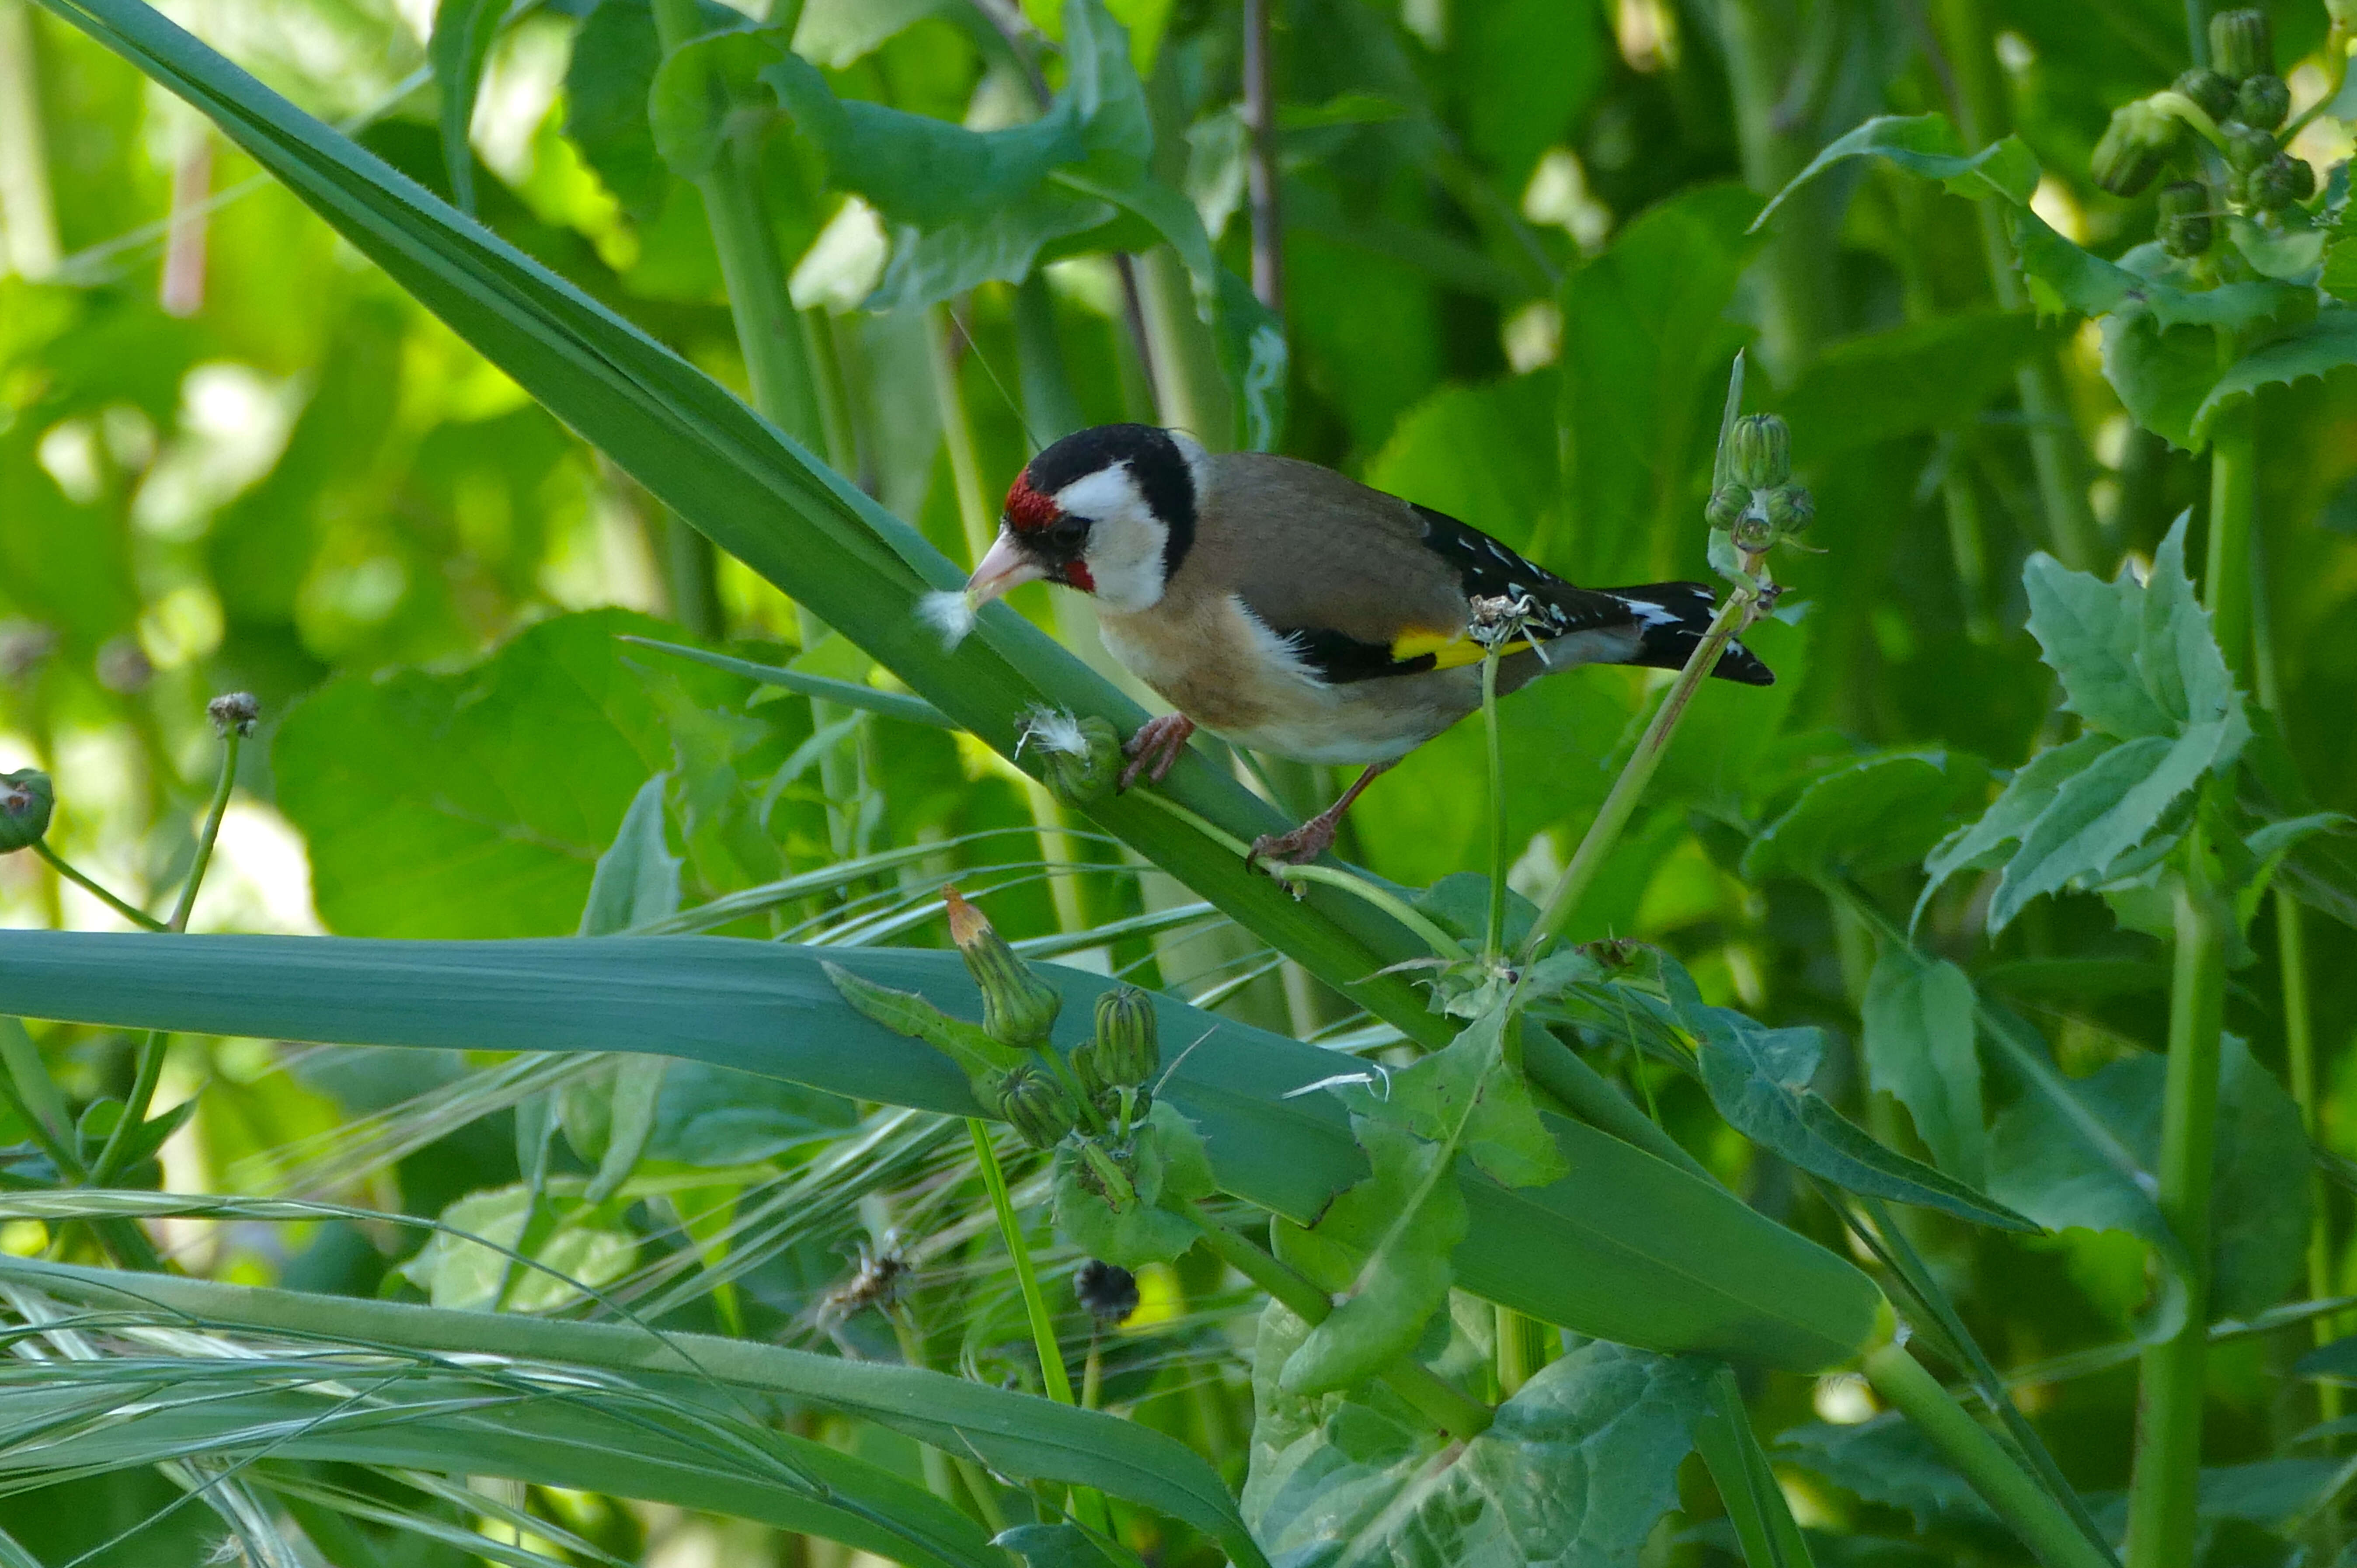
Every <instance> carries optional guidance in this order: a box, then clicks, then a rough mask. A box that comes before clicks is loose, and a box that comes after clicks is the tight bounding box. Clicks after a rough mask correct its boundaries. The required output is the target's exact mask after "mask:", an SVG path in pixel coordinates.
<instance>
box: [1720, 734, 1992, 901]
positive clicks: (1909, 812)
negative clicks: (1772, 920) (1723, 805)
mask: <svg viewBox="0 0 2357 1568" xmlns="http://www.w3.org/2000/svg"><path fill="white" fill-rule="evenodd" d="M1987 773H1988V770H1987V769H1986V768H1984V767H1982V766H1981V765H1980V763H1979V762H1977V761H1976V760H1974V759H1971V758H1964V757H1956V758H1952V757H1949V756H1947V755H1946V754H1945V753H1943V752H1898V753H1890V754H1887V755H1884V756H1881V757H1866V758H1864V759H1862V760H1860V761H1857V762H1854V763H1851V764H1849V765H1848V766H1847V767H1844V768H1835V770H1833V771H1832V772H1829V773H1826V774H1824V775H1821V776H1820V777H1818V778H1816V779H1811V780H1810V781H1809V784H1808V786H1807V787H1806V788H1805V789H1803V790H1802V791H1801V794H1800V798H1799V799H1797V800H1794V801H1793V802H1792V805H1791V806H1790V807H1788V808H1787V809H1786V810H1785V811H1784V814H1783V815H1782V816H1781V817H1779V818H1777V819H1776V820H1775V821H1774V822H1770V823H1769V824H1768V825H1767V826H1766V827H1765V828H1762V829H1761V830H1760V836H1759V837H1758V838H1756V839H1754V840H1752V841H1751V847H1750V848H1749V849H1747V850H1746V851H1744V854H1743V875H1744V877H1745V879H1746V880H1748V881H1760V880H1762V879H1764V878H1767V877H1770V876H1791V877H1796V878H1799V879H1801V880H1803V881H1815V880H1817V879H1820V878H1823V877H1825V876H1836V875H1844V874H1846V875H1854V876H1868V875H1874V874H1875V873H1877V872H1881V871H1889V870H1891V869H1894V868H1895V867H1898V866H1901V865H1909V864H1910V863H1912V862H1914V861H1916V860H1919V859H1921V857H1922V855H1923V854H1924V852H1925V851H1927V850H1929V849H1930V848H1931V847H1932V845H1933V844H1935V843H1938V842H1939V840H1940V835H1941V834H1942V832H1943V831H1944V830H1945V829H1946V828H1947V825H1948V823H1949V822H1950V820H1951V818H1952V816H1953V812H1954V811H1955V810H1956V808H1957V807H1959V806H1960V805H1962V804H1964V800H1966V799H1967V798H1968V797H1972V796H1976V795H1977V794H1978V792H1979V791H1980V789H1982V788H1983V787H1984V780H1986V778H1987Z"/></svg>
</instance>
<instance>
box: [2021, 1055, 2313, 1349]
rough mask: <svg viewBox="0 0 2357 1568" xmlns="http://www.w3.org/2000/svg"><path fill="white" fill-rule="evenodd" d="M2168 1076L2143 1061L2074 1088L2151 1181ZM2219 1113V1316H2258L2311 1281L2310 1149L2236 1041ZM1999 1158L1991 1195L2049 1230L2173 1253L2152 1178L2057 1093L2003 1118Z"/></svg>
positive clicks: (2215, 1270) (2291, 1108) (2222, 1081)
mask: <svg viewBox="0 0 2357 1568" xmlns="http://www.w3.org/2000/svg"><path fill="white" fill-rule="evenodd" d="M2167 1071H2168V1064H2167V1063H2166V1062H2165V1061H2163V1060H2162V1058H2159V1057H2157V1056H2139V1057H2135V1058H2129V1059H2128V1060H2126V1061H2118V1062H2114V1063H2112V1064H2111V1065H2110V1066H2108V1067H2106V1068H2104V1069H2102V1070H2101V1071H2099V1072H2097V1073H2095V1074H2094V1075H2093V1077H2091V1078H2087V1079H2080V1080H2078V1081H2076V1082H2074V1083H2071V1084H2068V1085H2067V1091H2068V1092H2069V1093H2070V1094H2071V1096H2072V1098H2073V1100H2074V1101H2076V1102H2077V1105H2076V1107H2075V1110H2076V1111H2077V1112H2078V1115H2083V1116H2085V1117H2089V1118H2092V1119H2093V1122H2095V1123H2096V1124H2097V1125H2098V1126H2100V1127H2101V1128H2102V1129H2103V1132H2104V1134H2105V1135H2107V1136H2108V1137H2109V1138H2110V1139H2112V1140H2113V1141H2114V1142H2115V1144H2116V1145H2117V1146H2118V1147H2119V1148H2120V1149H2122V1150H2124V1151H2125V1152H2126V1154H2127V1155H2129V1157H2131V1158H2132V1159H2134V1160H2135V1162H2136V1166H2137V1167H2138V1168H2139V1169H2140V1170H2141V1171H2144V1172H2149V1171H2151V1170H2152V1169H2153V1168H2154V1165H2155V1161H2156V1160H2157V1158H2158V1151H2159V1147H2160V1114H2161V1095H2162V1083H2163V1080H2164V1079H2165V1078H2166V1077H2167ZM2218 1108H2219V1109H2218V1148H2217V1155H2216V1162H2215V1170H2214V1175H2213V1176H2212V1182H2213V1185H2212V1191H2211V1231H2212V1235H2211V1260H2212V1276H2213V1280H2212V1294H2211V1310H2212V1315H2213V1316H2221V1317H2248V1316H2252V1315H2253V1314H2255V1313H2258V1312H2261V1311H2264V1310H2265V1309H2266V1308H2267V1307H2269V1306H2272V1305H2275V1304H2276V1302H2277V1301H2279V1300H2281V1299H2282V1297H2283V1294H2284V1293H2285V1291H2287V1289H2289V1288H2290V1287H2291V1285H2292V1284H2293V1283H2294V1282H2295V1281H2296V1280H2297V1279H2298V1274H2299V1270H2300V1267H2301V1259H2302V1251H2303V1249H2304V1247H2305V1246H2306V1240H2305V1238H2306V1236H2307V1234H2308V1214H2309V1198H2308V1179H2307V1171H2308V1156H2307V1141H2306V1138H2305V1137H2304V1135H2303V1134H2302V1133H2301V1132H2300V1123H2299V1114H2298V1107H2297V1106H2296V1105H2295V1104H2293V1102H2292V1100H2291V1097H2290V1096H2289V1095H2287V1094H2286V1093H2285V1092H2284V1090H2283V1089H2282V1086H2281V1085H2279V1084H2277V1083H2276V1081H2275V1079H2274V1078H2273V1077H2272V1076H2271V1075H2270V1074H2269V1073H2268V1072H2267V1071H2266V1069H2265V1068H2263V1067H2261V1066H2259V1065H2258V1063H2257V1062H2255V1061H2254V1060H2253V1059H2252V1058H2251V1054H2250V1052H2249V1050H2248V1049H2247V1048H2246V1047H2244V1045H2243V1043H2242V1042H2241V1041H2240V1040H2238V1039H2235V1038H2234V1037H2233V1036H2227V1042H2226V1046H2225V1048H2224V1051H2223V1053H2222V1056H2221V1058H2220V1060H2219V1067H2218ZM1989 1159H1990V1176H1989V1183H1990V1187H1991V1188H1992V1189H1993V1190H1994V1191H1995V1192H1996V1194H1997V1195H1998V1196H1999V1197H2002V1198H2004V1200H2005V1201H2007V1202H2008V1203H2011V1204H2012V1205H2014V1206H2015V1207H2016V1208H2019V1209H2021V1210H2022V1211H2023V1212H2024V1213H2026V1214H2029V1215H2031V1216H2033V1217H2034V1218H2036V1219H2038V1220H2039V1221H2040V1223H2042V1224H2044V1225H2046V1226H2047V1227H2048V1228H2049V1229H2051V1230H2063V1229H2066V1228H2069V1227H2072V1226H2077V1227H2082V1228H2084V1229H2086V1230H2124V1231H2126V1232H2128V1233H2129V1234H2131V1235H2135V1236H2137V1237H2140V1238H2142V1239H2143V1240H2147V1241H2150V1242H2155V1243H2157V1244H2163V1245H2173V1242H2172V1241H2171V1240H2170V1239H2169V1232H2168V1230H2167V1227H2166V1225H2165V1223H2164V1222H2163V1220H2162V1219H2161V1217H2160V1213H2159V1210H2158V1208H2155V1207H2154V1206H2153V1202H2152V1199H2151V1197H2149V1196H2148V1194H2149V1191H2150V1187H2149V1186H2148V1184H2149V1182H2150V1181H2151V1179H2152V1178H2151V1177H2150V1176H2141V1175H2138V1174H2136V1173H2135V1172H2130V1171H2123V1170H2122V1169H2121V1168H2120V1167H2119V1165H2118V1164H2117V1163H2116V1161H2115V1159H2114V1158H2113V1157H2112V1155H2110V1154H2109V1153H2108V1152H2107V1151H2104V1150H2101V1149H2098V1148H2097V1147H2096V1146H2095V1145H2094V1144H2093V1143H2092V1142H2091V1141H2090V1138H2089V1135H2088V1133H2087V1132H2086V1131H2084V1130H2083V1128H2082V1127H2081V1125H2080V1123H2079V1121H2078V1119H2077V1116H2074V1115H2072V1114H2067V1113H2066V1112H2065V1108H2063V1107H2061V1106H2059V1105H2057V1104H2056V1103H2055V1102H2054V1101H2053V1100H2052V1099H2051V1098H2050V1097H2049V1096H2047V1095H2045V1094H2041V1093H2032V1094H2028V1095H2025V1096H2023V1097H2022V1099H2020V1100H2019V1101H2016V1102H2015V1104H2014V1105H2013V1106H2012V1108H2011V1109H2009V1110H2008V1111H2007V1112H2005V1114H2004V1115H2002V1116H2000V1117H1999V1118H1997V1122H1996V1127H1995V1128H1994V1129H1993V1130H1992V1133H1991V1136H1990V1148H1989Z"/></svg>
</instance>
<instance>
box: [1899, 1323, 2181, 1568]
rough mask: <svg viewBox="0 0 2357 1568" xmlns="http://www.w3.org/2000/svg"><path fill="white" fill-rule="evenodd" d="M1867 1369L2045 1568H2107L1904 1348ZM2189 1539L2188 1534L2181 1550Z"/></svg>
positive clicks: (2034, 1484)
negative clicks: (2035, 1554)
mask: <svg viewBox="0 0 2357 1568" xmlns="http://www.w3.org/2000/svg"><path fill="white" fill-rule="evenodd" d="M1866 1378H1867V1382H1869V1383H1871V1384H1873V1385H1874V1391H1875V1392H1876V1393H1878V1394H1879V1395H1881V1396H1882V1399H1883V1401H1884V1402H1885V1403H1887V1404H1889V1405H1890V1406H1891V1407H1892V1408H1893V1409H1895V1410H1898V1411H1900V1412H1902V1413H1904V1414H1905V1415H1906V1417H1907V1419H1908V1420H1910V1421H1911V1422H1913V1423H1915V1424H1916V1426H1917V1428H1918V1429H1920V1430H1921V1432H1922V1434H1923V1435H1924V1436H1926V1437H1928V1438H1930V1439H1931V1440H1932V1443H1933V1444H1935V1445H1936V1446H1937V1447H1938V1448H1939V1449H1940V1451H1941V1453H1942V1454H1943V1455H1946V1457H1947V1460H1948V1462H1949V1463H1950V1464H1952V1465H1953V1466H1955V1467H1956V1468H1957V1469H1958V1470H1960V1471H1962V1472H1963V1474H1964V1479H1965V1480H1966V1481H1967V1482H1969V1483H1971V1486H1972V1488H1973V1490H1974V1491H1975V1492H1978V1493H1979V1494H1980V1496H1981V1499H1982V1500H1983V1501H1984V1502H1986V1503H1987V1504H1988V1505H1989V1507H1990V1508H1992V1509H1996V1513H1997V1517H1998V1518H2000V1519H2002V1520H2005V1522H2006V1523H2007V1525H2008V1526H2010V1527H2011V1528H2012V1530H2013V1532H2014V1534H2015V1535H2016V1536H2018V1537H2019V1538H2020V1540H2021V1542H2022V1544H2023V1545H2025V1546H2027V1547H2029V1550H2030V1551H2031V1552H2035V1553H2037V1556H2038V1560H2039V1561H2040V1563H2045V1564H2046V1565H2047V1568H2109V1564H2108V1563H2107V1562H2106V1560H2105V1558H2104V1555H2103V1554H2102V1553H2101V1552H2097V1551H2096V1550H2095V1549H2094V1547H2093V1545H2091V1544H2090V1543H2089V1542H2088V1540H2087V1538H2086V1537H2085V1536H2084V1535H2082V1534H2081V1533H2080V1532H2079V1527H2078V1526H2077V1525H2075V1524H2073V1523H2072V1521H2071V1516H2070V1515H2069V1514H2066V1513H2064V1512H2063V1511H2062V1509H2061V1507H2060V1506H2059V1505H2058V1504H2056V1502H2055V1501H2054V1499H2053V1498H2050V1497H2048V1496H2047V1495H2046V1489H2045V1488H2044V1487H2040V1485H2039V1484H2038V1482H2037V1480H2036V1479H2035V1478H2034V1477H2031V1476H2030V1475H2029V1473H2028V1472H2027V1471H2025V1470H2023V1469H2022V1467H2021V1466H2019V1465H2018V1464H2017V1463H2015V1461H2014V1459H2013V1456H2012V1455H2009V1454H2007V1452H2006V1451H2005V1449H2004V1448H2003V1447H2002V1446H2001V1445H1999V1444H1998V1443H1997V1440H1996V1438H1995V1437H1993V1436H1991V1435H1990V1434H1989V1433H1988V1432H1987V1431H1986V1429H1984V1428H1983V1427H1982V1426H1981V1424H1980V1423H1978V1422H1976V1421H1975V1420H1974V1419H1973V1418H1972V1417H1971V1416H1970V1415H1969V1414H1967V1413H1966V1412H1965V1411H1964V1406H1963V1405H1961V1404H1958V1403H1957V1402H1955V1400H1954V1399H1953V1398H1952V1397H1951V1396H1950V1395H1949V1393H1948V1391H1947V1390H1945V1389H1943V1388H1942V1387H1941V1386H1940V1380H1939V1379H1937V1378H1935V1377H1933V1376H1932V1374H1931V1373H1929V1372H1927V1371H1925V1370H1924V1369H1923V1364H1922V1363H1921V1362H1920V1361H1918V1360H1916V1359H1915V1358H1914V1357H1913V1356H1911V1355H1910V1354H1908V1352H1907V1349H1906V1348H1905V1347H1904V1346H1901V1345H1898V1344H1895V1343H1894V1344H1889V1345H1885V1346H1883V1347H1882V1348H1879V1349H1878V1350H1875V1351H1872V1352H1870V1353H1869V1354H1868V1355H1867V1358H1866ZM2191 1539H2192V1536H2191V1534H2190V1531H2189V1533H2188V1534H2186V1535H2185V1536H2184V1537H2182V1538H2180V1540H2179V1547H2180V1548H2181V1547H2182V1545H2183V1543H2184V1541H2190V1540H2191Z"/></svg>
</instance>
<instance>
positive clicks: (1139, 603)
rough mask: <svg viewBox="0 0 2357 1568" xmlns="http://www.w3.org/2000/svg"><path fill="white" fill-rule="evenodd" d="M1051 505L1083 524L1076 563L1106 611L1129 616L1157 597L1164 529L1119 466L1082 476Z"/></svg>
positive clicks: (1165, 537)
mask: <svg viewBox="0 0 2357 1568" xmlns="http://www.w3.org/2000/svg"><path fill="white" fill-rule="evenodd" d="M1055 499H1056V504H1057V506H1059V507H1060V508H1061V509H1063V510H1064V511H1066V512H1067V513H1069V514H1071V516H1073V517H1084V518H1087V519H1088V520H1089V525H1090V526H1089V542H1088V548H1087V549H1085V550H1083V551H1082V553H1081V564H1082V565H1083V566H1084V567H1086V568H1087V569H1088V574H1089V576H1090V579H1091V580H1092V582H1094V583H1095V585H1096V596H1097V598H1098V600H1099V602H1101V603H1103V605H1104V606H1105V607H1107V608H1109V609H1113V610H1116V611H1119V612H1121V613H1124V614H1128V615H1135V613H1136V612H1138V611H1139V610H1143V609H1150V608H1152V607H1153V606H1154V605H1155V604H1156V603H1157V602H1158V601H1159V600H1160V599H1161V597H1162V588H1163V573H1162V551H1163V546H1164V545H1165V544H1166V543H1167V542H1168V540H1169V537H1170V531H1169V530H1168V528H1167V527H1165V526H1164V525H1163V522H1162V520H1161V519H1160V518H1157V517H1156V516H1155V515H1154V509H1153V508H1152V507H1151V506H1149V505H1147V504H1146V493H1145V492H1144V491H1143V490H1141V489H1138V488H1137V480H1136V479H1135V478H1133V477H1132V476H1131V474H1130V471H1129V465H1128V464H1127V463H1125V462H1124V463H1116V464H1114V466H1113V467H1109V468H1100V469H1098V470H1097V471H1096V472H1095V473H1093V474H1085V475H1083V476H1082V477H1081V478H1077V479H1074V480H1073V481H1072V482H1071V484H1069V485H1066V486H1065V487H1064V488H1063V489H1060V490H1059V491H1057V492H1056V498H1055Z"/></svg>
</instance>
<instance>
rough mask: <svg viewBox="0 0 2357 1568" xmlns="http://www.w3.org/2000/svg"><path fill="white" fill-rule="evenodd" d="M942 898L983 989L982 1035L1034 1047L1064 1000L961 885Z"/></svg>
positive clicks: (945, 890) (955, 936)
mask: <svg viewBox="0 0 2357 1568" xmlns="http://www.w3.org/2000/svg"><path fill="white" fill-rule="evenodd" d="M942 898H943V899H945V900H946V901H947V902H948V904H949V907H950V940H952V941H953V942H955V943H957V949H958V951H959V952H960V953H961V954H963V956H964V958H965V967H966V970H967V972H969V973H971V974H972V975H973V976H974V983H975V984H976V985H978V986H980V987H982V1028H983V1033H985V1034H986V1035H988V1036H990V1037H991V1038H992V1039H994V1040H996V1041H997V1042H998V1043H999V1044H1000V1045H1002V1046H1030V1045H1036V1044H1038V1043H1039V1041H1041V1040H1044V1039H1046V1038H1047V1037H1048V1031H1049V1029H1050V1028H1052V1027H1053V1026H1055V1022H1056V1015H1057V1013H1058V1012H1060V1011H1061V1010H1062V1008H1063V1005H1064V999H1063V998H1062V997H1061V996H1060V995H1058V994H1057V993H1056V988H1055V987H1054V986H1052V985H1049V983H1047V982H1046V981H1044V980H1042V979H1040V978H1039V976H1038V975H1036V974H1034V973H1032V972H1031V966H1030V965H1029V964H1028V963H1025V962H1024V961H1023V960H1022V957H1021V955H1019V954H1017V952H1016V950H1014V949H1013V948H1011V947H1008V946H1007V945H1006V938H1005V937H1002V936H1000V935H999V934H998V933H997V932H996V930H994V929H992V928H991V924H990V921H989V919H988V918H985V916H984V914H983V912H982V911H981V910H979V909H977V908H974V906H973V905H971V904H969V903H967V902H966V901H965V900H964V899H963V898H961V897H958V891H957V889H956V888H954V887H945V888H943V889H942Z"/></svg>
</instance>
